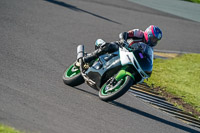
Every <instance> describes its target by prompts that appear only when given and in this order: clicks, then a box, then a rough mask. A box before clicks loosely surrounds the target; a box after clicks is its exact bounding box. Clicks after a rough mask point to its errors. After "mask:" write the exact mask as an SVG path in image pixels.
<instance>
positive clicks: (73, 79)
mask: <svg viewBox="0 0 200 133" xmlns="http://www.w3.org/2000/svg"><path fill="white" fill-rule="evenodd" d="M63 82H64V83H65V84H66V85H69V86H77V85H80V84H82V83H84V79H83V77H82V75H81V72H80V69H79V67H77V66H75V63H74V64H72V65H71V66H69V67H67V69H66V70H65V72H64V74H63Z"/></svg>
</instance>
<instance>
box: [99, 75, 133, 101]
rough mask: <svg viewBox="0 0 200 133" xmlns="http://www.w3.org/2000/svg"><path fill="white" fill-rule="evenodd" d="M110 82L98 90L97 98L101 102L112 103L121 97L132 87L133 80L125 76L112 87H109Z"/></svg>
mask: <svg viewBox="0 0 200 133" xmlns="http://www.w3.org/2000/svg"><path fill="white" fill-rule="evenodd" d="M110 82H111V80H108V81H107V82H106V83H105V84H104V85H103V86H102V87H101V89H100V90H99V98H100V99H101V100H103V101H113V100H115V99H117V98H119V97H121V96H122V95H123V94H125V93H126V92H127V91H128V90H129V88H130V87H131V86H132V85H133V83H134V80H133V78H132V77H130V76H125V77H123V78H122V79H120V80H119V81H117V83H115V84H114V85H111V84H110ZM109 88H111V89H109Z"/></svg>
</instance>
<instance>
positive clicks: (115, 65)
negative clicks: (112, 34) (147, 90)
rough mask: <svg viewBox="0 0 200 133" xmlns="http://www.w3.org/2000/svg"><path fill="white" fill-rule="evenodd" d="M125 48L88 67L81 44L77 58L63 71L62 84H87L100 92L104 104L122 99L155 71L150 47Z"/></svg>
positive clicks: (141, 45)
mask: <svg viewBox="0 0 200 133" xmlns="http://www.w3.org/2000/svg"><path fill="white" fill-rule="evenodd" d="M97 41H98V42H102V40H100V41H99V40H97ZM98 42H96V43H98ZM126 43H127V42H126ZM117 44H119V43H117ZM99 45H101V44H99ZM126 46H128V45H123V46H122V45H119V50H118V51H116V52H113V53H110V54H108V53H107V54H104V55H101V56H99V57H98V58H97V59H96V60H94V61H92V62H91V63H89V64H88V63H84V62H83V57H84V56H87V53H85V51H84V45H79V46H78V47H77V59H76V61H75V62H74V63H73V64H72V65H70V66H69V67H67V69H66V70H65V71H64V74H63V82H64V83H65V84H66V85H69V86H78V85H80V84H83V83H84V82H86V83H87V84H88V85H89V86H90V87H92V88H94V89H96V90H98V91H99V98H100V99H101V100H103V101H113V100H115V99H117V98H119V97H121V96H122V95H123V94H125V93H126V92H127V91H128V90H129V88H130V87H131V86H132V85H134V84H137V83H141V82H143V81H144V79H147V78H149V77H150V75H151V73H152V68H153V49H152V48H151V47H150V46H148V45H146V44H144V43H138V44H135V45H134V46H133V47H132V48H129V47H126Z"/></svg>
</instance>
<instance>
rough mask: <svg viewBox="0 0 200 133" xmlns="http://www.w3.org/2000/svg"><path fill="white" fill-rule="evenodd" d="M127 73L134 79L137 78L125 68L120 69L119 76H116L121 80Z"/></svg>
mask: <svg viewBox="0 0 200 133" xmlns="http://www.w3.org/2000/svg"><path fill="white" fill-rule="evenodd" d="M126 75H128V76H130V77H132V78H133V80H135V78H134V76H133V75H132V74H131V73H130V72H127V71H125V70H120V71H119V73H118V74H117V76H116V77H115V79H116V80H117V81H119V80H121V79H122V78H123V77H124V76H126Z"/></svg>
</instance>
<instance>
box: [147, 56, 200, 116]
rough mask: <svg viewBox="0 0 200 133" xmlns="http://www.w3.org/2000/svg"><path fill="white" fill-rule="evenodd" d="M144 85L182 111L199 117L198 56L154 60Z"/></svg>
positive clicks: (199, 85) (199, 74) (199, 75)
mask: <svg viewBox="0 0 200 133" xmlns="http://www.w3.org/2000/svg"><path fill="white" fill-rule="evenodd" d="M146 83H147V84H148V85H150V86H152V87H153V88H155V89H157V90H158V91H159V93H160V94H161V95H164V96H165V97H167V98H168V100H169V101H172V100H173V101H174V104H175V105H176V106H178V107H179V108H182V109H183V110H184V109H186V108H185V106H186V105H187V108H190V109H189V111H187V112H190V113H193V114H194V115H196V116H200V102H199V101H200V54H183V55H180V56H178V57H175V58H170V59H155V61H154V68H153V73H152V75H151V78H149V80H148V81H146Z"/></svg>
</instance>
